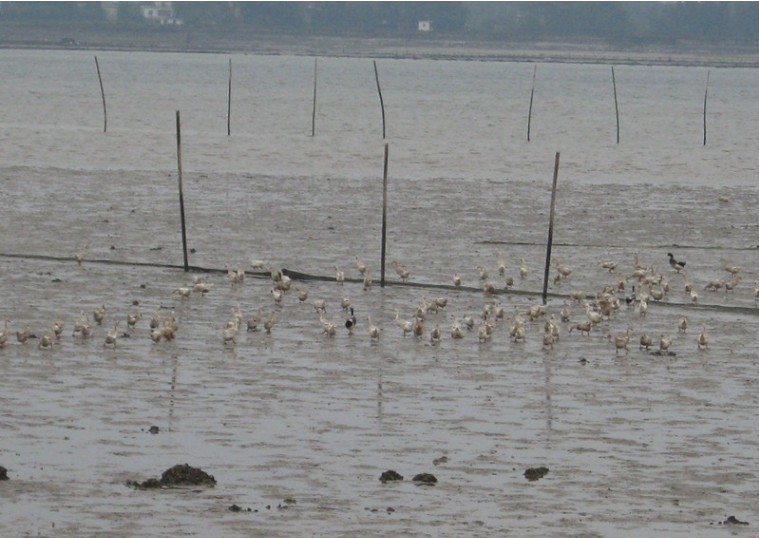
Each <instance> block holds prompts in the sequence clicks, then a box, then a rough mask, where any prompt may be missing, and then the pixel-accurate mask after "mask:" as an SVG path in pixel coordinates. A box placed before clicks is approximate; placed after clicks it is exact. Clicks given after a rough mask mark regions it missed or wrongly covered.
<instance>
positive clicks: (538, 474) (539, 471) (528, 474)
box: [524, 467, 549, 482]
mask: <svg viewBox="0 0 759 538" xmlns="http://www.w3.org/2000/svg"><path fill="white" fill-rule="evenodd" d="M548 471H549V469H548V467H533V468H530V469H527V470H526V471H525V472H524V477H525V478H526V479H527V480H529V481H530V482H534V481H535V480H540V479H541V478H543V477H544V476H545V475H547V474H548Z"/></svg>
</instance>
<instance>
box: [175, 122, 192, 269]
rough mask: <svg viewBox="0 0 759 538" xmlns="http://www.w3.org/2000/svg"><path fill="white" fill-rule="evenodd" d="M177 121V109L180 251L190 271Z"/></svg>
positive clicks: (180, 139)
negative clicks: (180, 222)
mask: <svg viewBox="0 0 759 538" xmlns="http://www.w3.org/2000/svg"><path fill="white" fill-rule="evenodd" d="M180 125H181V124H180V121H179V110H177V169H178V171H179V218H180V219H181V221H182V252H183V253H184V271H185V273H187V272H189V271H190V264H189V262H188V261H187V227H186V226H185V220H184V194H182V128H181V126H180Z"/></svg>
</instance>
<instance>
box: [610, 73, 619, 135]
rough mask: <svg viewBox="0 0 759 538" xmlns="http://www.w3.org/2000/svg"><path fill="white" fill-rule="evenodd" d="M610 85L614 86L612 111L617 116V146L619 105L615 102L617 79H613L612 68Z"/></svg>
mask: <svg viewBox="0 0 759 538" xmlns="http://www.w3.org/2000/svg"><path fill="white" fill-rule="evenodd" d="M611 83H612V85H613V86H614V111H615V112H616V114H617V144H619V103H618V102H617V79H616V78H615V77H614V66H613V65H612V66H611Z"/></svg>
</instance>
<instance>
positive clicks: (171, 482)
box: [127, 463, 216, 489]
mask: <svg viewBox="0 0 759 538" xmlns="http://www.w3.org/2000/svg"><path fill="white" fill-rule="evenodd" d="M127 485H128V486H132V487H136V488H140V489H151V488H170V487H176V486H208V487H214V486H215V485H216V479H215V478H214V477H213V476H211V475H210V474H208V473H206V472H205V471H203V470H202V469H196V468H195V467H191V466H190V465H188V464H186V463H185V464H184V465H175V466H174V467H172V468H170V469H166V470H165V471H164V472H163V474H162V475H161V479H160V480H158V479H157V478H148V479H147V480H145V481H144V482H135V481H129V482H127Z"/></svg>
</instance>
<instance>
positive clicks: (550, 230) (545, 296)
mask: <svg viewBox="0 0 759 538" xmlns="http://www.w3.org/2000/svg"><path fill="white" fill-rule="evenodd" d="M558 180H559V152H558V151H557V152H556V163H555V164H554V167H553V188H552V189H551V216H550V220H549V223H548V244H547V245H546V268H545V272H544V273H543V304H546V303H547V301H548V272H549V271H550V269H551V247H552V246H553V217H554V214H555V208H556V184H557V182H558Z"/></svg>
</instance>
